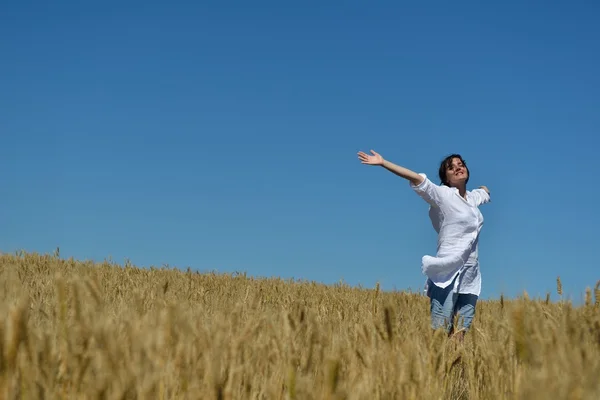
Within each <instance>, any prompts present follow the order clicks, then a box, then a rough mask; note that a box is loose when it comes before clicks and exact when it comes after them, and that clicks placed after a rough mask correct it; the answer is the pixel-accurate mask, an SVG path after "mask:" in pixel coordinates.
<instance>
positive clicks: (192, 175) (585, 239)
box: [0, 0, 600, 301]
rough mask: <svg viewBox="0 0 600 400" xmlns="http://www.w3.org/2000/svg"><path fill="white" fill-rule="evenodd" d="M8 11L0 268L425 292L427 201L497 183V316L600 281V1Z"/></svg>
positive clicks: (488, 226)
mask: <svg viewBox="0 0 600 400" xmlns="http://www.w3.org/2000/svg"><path fill="white" fill-rule="evenodd" d="M196 3H197V4H192V3H191V2H190V3H184V2H171V3H167V2H156V1H149V2H143V3H142V2H116V1H104V2H100V3H98V2H96V3H94V4H91V3H86V4H82V3H81V2H75V1H67V2H65V1H62V2H53V3H52V4H48V3H47V2H30V1H19V2H17V1H12V0H11V1H8V2H6V1H5V2H3V5H2V8H1V11H2V12H1V14H0V18H1V23H0V35H1V37H2V38H3V40H2V41H1V42H0V51H1V52H2V62H1V63H0V86H1V88H2V90H0V107H1V110H2V112H0V132H1V133H0V135H1V138H2V157H0V170H1V171H2V176H3V178H2V179H3V182H2V186H1V192H0V196H1V197H0V250H1V251H3V252H13V251H16V250H17V249H24V250H27V251H38V252H52V251H53V250H54V249H55V248H56V247H57V246H59V247H60V248H61V255H62V256H63V257H71V256H73V257H75V258H78V259H93V260H103V259H105V258H108V257H111V258H112V259H113V260H114V261H117V262H120V263H122V262H124V260H125V259H126V258H127V259H130V260H131V262H132V263H134V264H137V265H140V266H150V265H156V266H159V265H162V264H169V265H171V266H176V267H180V268H187V267H188V266H189V267H191V268H192V269H197V270H201V271H206V270H217V271H222V272H231V271H246V272H247V273H248V274H249V275H255V276H281V277H283V278H291V277H293V278H296V279H306V280H316V281H320V282H324V283H335V282H338V281H340V280H341V279H343V280H344V281H345V282H346V283H349V284H352V285H358V284H361V285H363V286H367V287H373V286H374V285H375V283H376V282H377V281H379V282H381V284H382V287H383V288H384V289H393V288H396V289H398V290H404V289H410V290H413V291H416V290H421V288H422V286H423V282H424V277H423V275H422V274H421V270H420V260H421V256H422V255H424V254H434V252H435V244H436V242H435V241H436V236H435V232H434V231H433V228H432V227H431V225H430V223H429V220H428V216H427V205H426V204H425V203H424V202H423V201H422V200H421V199H420V198H419V197H418V196H417V195H416V194H415V193H414V192H413V191H412V190H411V189H410V188H409V186H408V183H407V182H406V181H404V180H402V179H401V178H398V177H396V176H394V175H392V174H391V173H389V172H387V171H385V170H383V169H381V168H377V167H370V166H365V165H361V164H360V162H359V161H358V159H357V157H356V153H357V152H358V151H359V150H363V151H368V150H370V149H375V150H376V151H378V152H379V153H381V154H382V155H383V156H384V157H385V158H387V159H389V160H390V161H393V162H395V163H398V164H400V165H403V166H406V167H408V168H411V169H413V170H415V171H417V172H424V173H426V174H428V175H429V176H430V177H432V178H435V174H436V171H437V167H438V164H439V162H440V160H441V159H442V158H443V157H444V156H445V155H447V154H450V153H454V152H458V153H460V154H462V155H463V156H464V158H465V159H466V161H467V163H468V165H469V168H470V169H471V181H470V187H471V188H474V187H476V186H478V185H487V186H488V187H489V188H490V190H491V192H492V198H493V201H492V203H491V204H487V205H484V206H483V207H482V212H483V214H484V217H485V221H486V222H485V226H484V230H483V233H482V237H481V241H480V262H481V268H482V274H483V292H482V298H497V297H498V296H499V295H500V293H504V294H505V295H508V296H515V295H519V294H521V293H522V291H523V290H527V292H528V293H529V294H530V295H531V296H545V293H546V292H547V291H550V292H552V293H553V298H556V296H555V293H556V277H557V276H559V275H560V276H561V279H562V281H563V285H564V289H565V292H566V293H567V295H569V296H571V297H572V298H573V300H575V301H579V300H580V299H581V296H583V294H584V291H585V288H586V286H592V287H593V285H594V284H595V282H596V281H597V280H598V279H600V272H599V271H600V267H599V266H600V264H598V261H597V259H596V258H595V256H594V254H595V253H596V251H597V246H598V244H597V243H598V233H597V230H596V229H597V227H598V225H599V223H600V218H599V212H598V210H597V208H596V206H595V203H596V201H597V199H598V198H599V196H600V189H599V185H598V172H599V169H598V161H597V152H598V144H599V143H598V142H599V140H598V138H597V133H598V130H599V129H600V112H598V110H599V108H600V97H599V96H598V93H600V75H599V74H598V71H600V25H598V24H597V20H598V17H599V16H600V12H599V11H600V6H598V5H597V4H594V3H593V2H591V1H587V2H566V1H564V2H553V3H552V4H549V3H544V4H543V3H542V2H522V1H519V2H517V1H511V2H494V3H493V5H491V4H490V3H489V2H488V4H482V3H481V2H474V1H470V2H460V3H456V2H453V3H448V2H427V3H419V4H417V3H416V2H414V3H412V4H409V3H402V4H399V3H398V2H377V3H370V5H367V3H366V2H301V3H298V2H296V3H290V2H280V1H278V2H275V1H272V2H252V3H248V2H229V3H224V2H196Z"/></svg>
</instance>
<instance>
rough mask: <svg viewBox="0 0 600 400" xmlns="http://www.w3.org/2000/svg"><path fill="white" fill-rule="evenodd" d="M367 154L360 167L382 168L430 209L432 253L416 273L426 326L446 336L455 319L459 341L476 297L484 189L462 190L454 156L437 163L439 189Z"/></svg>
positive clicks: (460, 163) (463, 178)
mask: <svg viewBox="0 0 600 400" xmlns="http://www.w3.org/2000/svg"><path fill="white" fill-rule="evenodd" d="M371 153H372V155H368V154H365V153H363V152H362V151H360V152H359V153H358V158H359V159H360V161H361V163H362V164H367V165H378V166H382V167H384V168H385V169H387V170H388V171H391V172H393V173H394V174H396V175H398V176H401V177H402V178H405V179H407V180H408V181H409V183H410V187H411V188H412V189H413V190H414V191H415V192H416V193H417V194H418V195H419V196H421V198H423V199H424V200H425V201H426V202H427V203H428V204H429V206H430V208H429V217H430V219H431V223H432V225H433V227H434V229H435V230H436V232H437V233H438V245H437V254H436V256H435V257H432V256H429V255H425V256H423V258H422V264H421V269H422V271H423V273H424V274H425V275H426V276H427V282H426V284H425V290H426V291H427V295H428V296H429V298H430V301H431V302H430V306H431V326H432V328H433V329H438V328H440V327H442V328H444V329H446V331H447V332H448V335H452V333H453V331H454V326H453V320H454V318H455V317H458V318H457V319H458V322H459V324H460V326H459V329H460V332H459V339H460V340H462V339H463V338H464V334H465V332H466V331H467V330H468V329H469V328H470V326H471V322H472V321H473V317H474V316H475V304H476V303H477V299H478V298H479V295H480V293H481V274H480V271H479V260H478V241H479V234H480V232H481V228H482V226H483V215H482V214H481V212H480V211H479V208H478V207H479V206H480V205H482V204H485V203H487V202H489V201H490V192H489V190H488V188H487V187H485V186H481V187H480V188H479V189H475V190H472V191H468V190H467V182H468V181H469V169H468V168H467V165H466V163H465V161H464V160H463V159H462V157H461V156H460V155H459V154H452V155H450V156H448V157H446V158H445V159H444V160H443V161H442V163H441V164H440V168H439V178H440V180H441V184H440V185H436V184H434V183H433V182H431V181H430V180H429V179H428V178H427V176H426V175H425V174H422V173H419V174H418V173H416V172H414V171H411V170H409V169H407V168H404V167H401V166H399V165H396V164H393V163H391V162H389V161H387V160H385V159H384V158H383V157H382V156H381V155H379V154H378V153H376V152H375V151H373V150H371Z"/></svg>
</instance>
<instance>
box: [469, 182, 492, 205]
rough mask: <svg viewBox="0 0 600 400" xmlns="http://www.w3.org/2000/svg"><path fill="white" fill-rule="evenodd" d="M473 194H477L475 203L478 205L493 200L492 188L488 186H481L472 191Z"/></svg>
mask: <svg viewBox="0 0 600 400" xmlns="http://www.w3.org/2000/svg"><path fill="white" fill-rule="evenodd" d="M471 194H472V195H474V196H475V203H476V204H477V206H478V207H479V206H480V205H482V204H485V203H489V202H490V201H492V198H491V196H490V190H489V189H488V188H487V186H479V188H477V189H475V190H473V191H471Z"/></svg>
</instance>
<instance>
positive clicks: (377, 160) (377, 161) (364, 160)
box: [358, 150, 383, 165]
mask: <svg viewBox="0 0 600 400" xmlns="http://www.w3.org/2000/svg"><path fill="white" fill-rule="evenodd" d="M371 153H373V155H372V156H370V155H368V154H366V153H363V152H362V151H359V152H358V159H359V160H360V162H361V164H368V165H383V157H381V155H379V154H378V153H376V152H375V151H374V150H371Z"/></svg>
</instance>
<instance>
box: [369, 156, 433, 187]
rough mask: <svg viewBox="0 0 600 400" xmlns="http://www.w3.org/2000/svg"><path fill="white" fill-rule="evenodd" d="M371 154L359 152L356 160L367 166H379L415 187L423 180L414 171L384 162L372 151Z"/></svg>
mask: <svg viewBox="0 0 600 400" xmlns="http://www.w3.org/2000/svg"><path fill="white" fill-rule="evenodd" d="M371 153H373V155H372V156H370V155H368V154H365V153H363V152H362V151H359V152H358V158H359V159H360V161H361V163H363V164H368V165H380V166H382V167H383V168H385V169H387V170H388V171H390V172H393V173H394V174H396V175H398V176H400V177H402V178H404V179H406V180H408V181H410V183H412V184H413V185H415V186H416V185H419V184H420V183H421V182H423V179H424V178H423V177H422V176H421V175H419V174H417V173H416V172H415V171H411V170H410V169H408V168H404V167H401V166H399V165H396V164H394V163H392V162H390V161H388V160H385V159H384V158H383V157H382V156H381V155H380V154H378V153H376V152H375V151H374V150H371Z"/></svg>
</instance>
